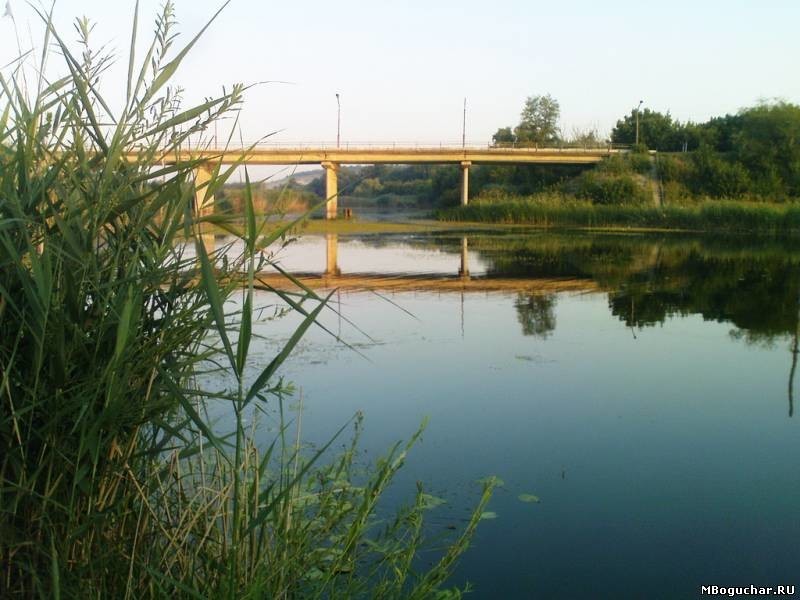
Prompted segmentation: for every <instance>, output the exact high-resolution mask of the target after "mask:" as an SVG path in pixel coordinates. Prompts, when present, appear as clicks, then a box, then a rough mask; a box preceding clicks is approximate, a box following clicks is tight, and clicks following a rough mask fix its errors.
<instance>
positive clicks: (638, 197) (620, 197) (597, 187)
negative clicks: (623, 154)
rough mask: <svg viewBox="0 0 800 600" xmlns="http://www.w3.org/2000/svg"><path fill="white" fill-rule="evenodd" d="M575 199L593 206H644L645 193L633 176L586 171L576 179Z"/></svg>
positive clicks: (645, 200) (646, 196)
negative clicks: (588, 201) (586, 201)
mask: <svg viewBox="0 0 800 600" xmlns="http://www.w3.org/2000/svg"><path fill="white" fill-rule="evenodd" d="M575 196H576V197H577V198H581V199H586V200H591V201H592V203H594V204H614V205H621V204H634V205H639V204H644V203H645V202H647V198H648V195H647V192H646V191H645V190H644V188H643V187H642V185H641V183H640V182H639V181H637V180H636V179H635V178H634V176H632V175H628V174H623V175H607V174H605V173H598V172H596V171H587V172H586V173H583V174H582V175H581V176H580V177H578V178H577V181H576V187H575Z"/></svg>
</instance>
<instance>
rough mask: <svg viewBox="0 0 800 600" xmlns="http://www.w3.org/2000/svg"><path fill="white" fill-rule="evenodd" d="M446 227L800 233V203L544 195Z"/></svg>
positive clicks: (466, 212) (456, 210)
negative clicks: (599, 200)
mask: <svg viewBox="0 0 800 600" xmlns="http://www.w3.org/2000/svg"><path fill="white" fill-rule="evenodd" d="M435 216H436V218H437V219H439V220H440V221H442V222H444V223H449V224H454V223H460V224H471V225H475V224H477V223H486V224H495V225H528V226H532V227H538V228H546V229H549V228H554V229H555V228H572V229H591V230H598V229H600V230H611V231H613V230H619V229H623V230H626V229H636V230H641V231H669V230H674V231H680V232H695V233H724V234H732V233H735V234H767V235H791V234H796V233H798V232H800V205H798V204H794V203H792V204H777V203H764V202H747V201H742V200H738V201H719V200H705V201H699V202H696V203H691V204H690V203H685V204H666V205H663V206H641V205H612V206H604V205H601V206H598V205H596V204H592V203H591V202H586V201H579V200H575V199H571V198H564V197H555V198H554V197H552V196H540V197H536V196H534V197H530V198H513V197H512V198H508V199H502V200H491V201H481V200H477V201H476V202H474V203H470V204H469V205H467V206H459V207H452V208H443V209H439V210H437V211H436V213H435Z"/></svg>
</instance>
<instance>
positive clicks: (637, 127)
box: [636, 100, 644, 146]
mask: <svg viewBox="0 0 800 600" xmlns="http://www.w3.org/2000/svg"><path fill="white" fill-rule="evenodd" d="M642 102H644V100H639V106H637V107H636V145H637V146H638V145H639V109H641V108H642Z"/></svg>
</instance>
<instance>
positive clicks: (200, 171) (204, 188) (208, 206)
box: [194, 167, 216, 254]
mask: <svg viewBox="0 0 800 600" xmlns="http://www.w3.org/2000/svg"><path fill="white" fill-rule="evenodd" d="M210 182H211V171H209V170H208V169H207V168H205V167H197V168H196V169H195V170H194V214H195V216H196V217H201V218H202V217H205V216H207V215H213V214H214V194H210V193H209V191H210V190H209V189H208V186H209V184H210ZM200 228H201V229H200V231H201V233H200V240H201V242H202V244H203V246H204V247H205V249H206V253H207V254H211V253H212V252H214V250H216V240H215V239H214V234H213V233H203V230H204V229H205V228H206V225H205V223H201V224H200Z"/></svg>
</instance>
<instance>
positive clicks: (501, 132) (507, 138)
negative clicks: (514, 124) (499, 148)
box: [492, 127, 515, 144]
mask: <svg viewBox="0 0 800 600" xmlns="http://www.w3.org/2000/svg"><path fill="white" fill-rule="evenodd" d="M514 141H515V140H514V132H513V131H511V127H501V128H500V129H498V130H497V131H496V132H495V134H494V135H493V136H492V143H494V144H510V143H512V142H514Z"/></svg>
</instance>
